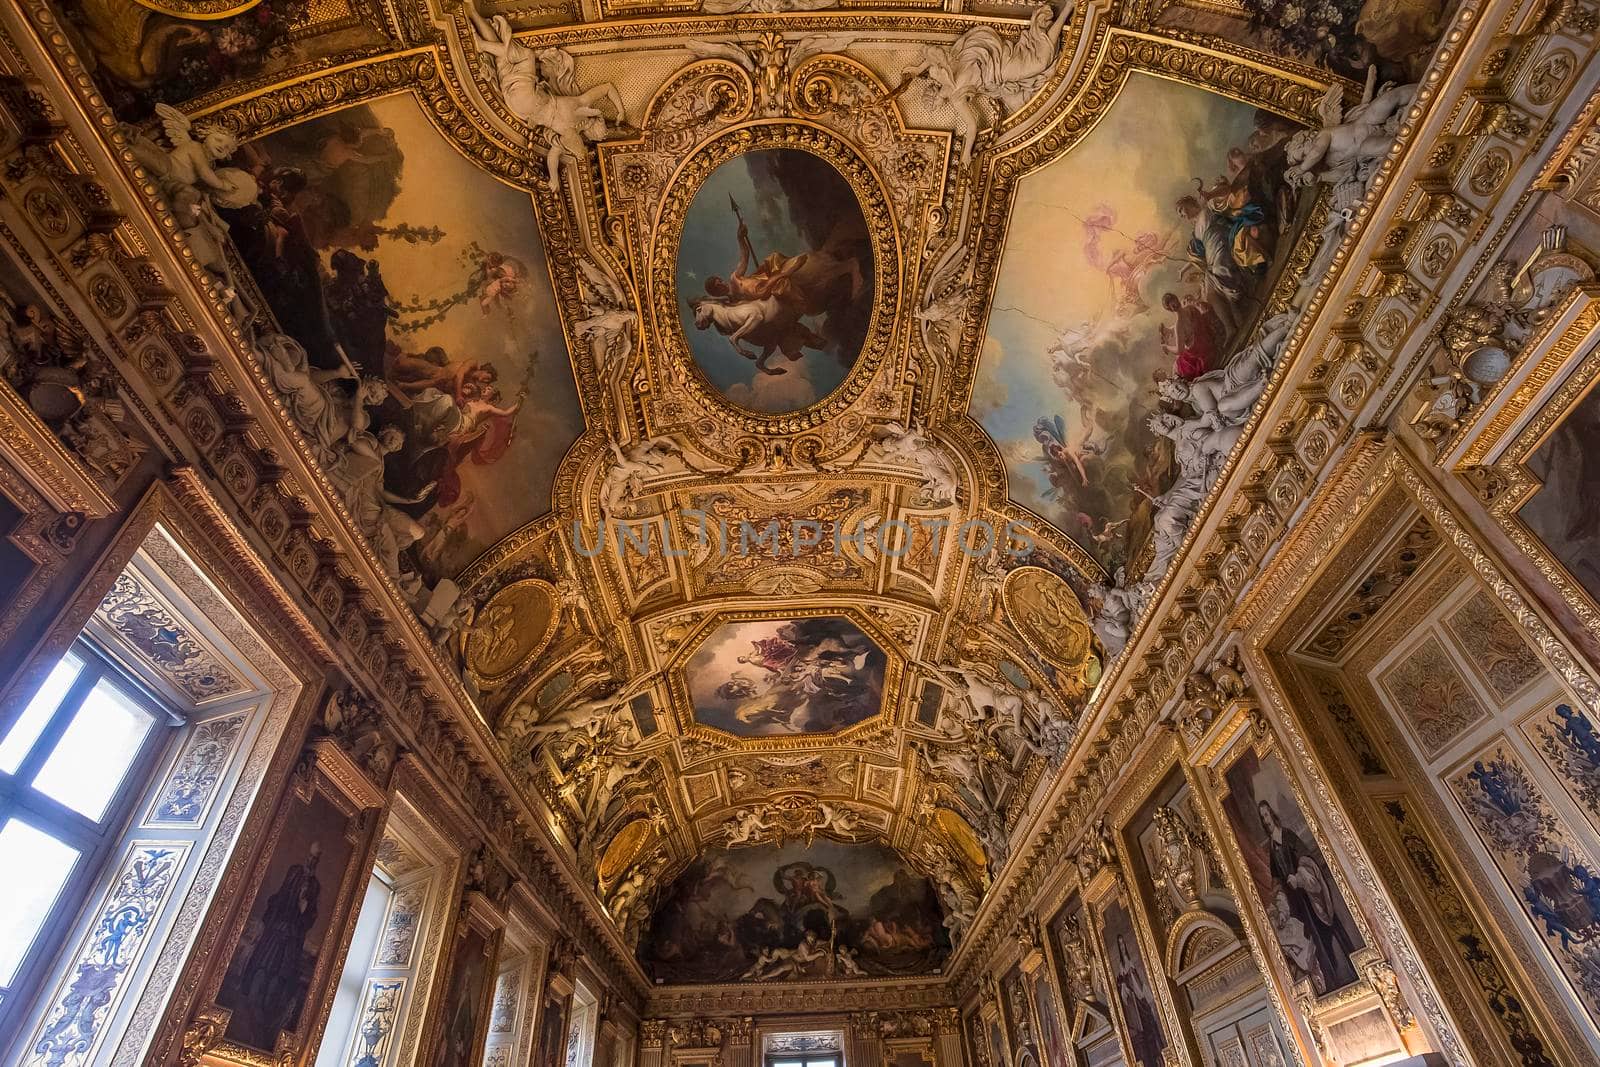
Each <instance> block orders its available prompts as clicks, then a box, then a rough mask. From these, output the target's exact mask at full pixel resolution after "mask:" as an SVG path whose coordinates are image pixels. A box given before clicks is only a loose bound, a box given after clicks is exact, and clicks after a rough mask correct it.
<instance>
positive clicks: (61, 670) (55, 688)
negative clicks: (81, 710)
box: [0, 654, 83, 774]
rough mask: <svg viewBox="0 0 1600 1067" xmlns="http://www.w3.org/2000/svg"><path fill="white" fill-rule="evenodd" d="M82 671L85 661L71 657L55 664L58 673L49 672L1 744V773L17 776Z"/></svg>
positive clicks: (66, 657)
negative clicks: (30, 751)
mask: <svg viewBox="0 0 1600 1067" xmlns="http://www.w3.org/2000/svg"><path fill="white" fill-rule="evenodd" d="M81 670H83V660H81V659H79V658H78V657H77V656H74V655H71V654H68V655H66V656H63V657H61V662H60V663H57V664H56V668H55V670H53V671H51V672H50V676H49V677H48V678H46V679H45V680H44V684H43V685H41V686H40V687H39V691H38V692H37V693H35V694H33V699H32V700H30V701H28V706H27V707H25V708H23V709H22V714H21V715H20V716H18V718H17V721H16V722H14V723H12V724H11V729H9V730H7V731H6V736H5V740H4V741H0V771H5V772H6V773H7V774H16V773H17V768H18V767H20V766H22V761H23V760H24V759H25V758H27V755H28V750H29V749H30V748H32V747H33V743H34V742H35V741H37V740H39V735H40V734H41V733H42V732H44V728H45V726H46V724H48V723H49V722H50V716H51V715H52V714H54V712H55V710H56V707H57V705H59V704H60V703H61V698H62V697H64V696H66V695H67V690H68V689H71V688H72V683H73V682H74V681H75V680H76V679H77V677H78V672H79V671H81Z"/></svg>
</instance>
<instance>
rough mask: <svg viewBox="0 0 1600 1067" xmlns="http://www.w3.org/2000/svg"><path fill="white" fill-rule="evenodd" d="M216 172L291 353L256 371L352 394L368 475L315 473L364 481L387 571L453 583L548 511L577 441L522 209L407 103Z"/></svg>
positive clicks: (544, 282)
mask: <svg viewBox="0 0 1600 1067" xmlns="http://www.w3.org/2000/svg"><path fill="white" fill-rule="evenodd" d="M235 162H236V164H237V165H239V166H241V167H242V168H243V169H245V170H247V171H249V172H250V173H251V174H253V175H254V177H255V181H256V184H257V186H258V188H259V195H258V197H257V199H256V201H255V202H254V203H249V204H246V205H245V206H242V207H239V208H236V209H233V210H226V211H225V212H224V214H225V215H226V217H227V221H228V225H229V231H230V233H231V234H232V237H233V240H234V243H235V245H236V246H237V247H238V249H239V253H240V255H241V257H242V258H243V259H244V261H245V263H246V265H247V266H248V267H249V269H250V272H251V275H252V276H253V277H254V278H255V281H256V283H257V284H258V285H259V287H260V289H261V291H262V293H263V295H264V296H265V297H266V299H267V303H268V305H269V306H270V307H271V309H272V312H273V314H274V316H275V317H276V318H277V320H278V324H279V325H280V326H281V327H282V328H283V329H284V331H286V333H287V334H288V335H289V336H290V337H291V338H293V339H294V341H295V342H298V348H299V349H302V350H303V352H300V351H295V350H294V348H292V347H288V346H277V347H275V346H270V345H264V346H262V347H263V358H264V359H265V361H266V363H267V367H266V370H267V372H268V374H269V376H270V377H272V378H273V381H274V385H275V387H276V388H277V391H278V392H279V393H280V394H282V395H284V396H285V397H286V402H287V403H290V404H291V405H294V404H295V403H296V400H295V398H296V397H297V396H300V395H303V394H304V392H305V391H304V390H303V389H299V388H297V385H298V384H300V383H301V382H302V381H303V379H304V378H305V377H306V376H307V375H309V376H310V377H311V378H312V379H314V380H317V381H321V382H326V383H329V384H335V383H338V384H339V385H340V387H341V388H345V389H347V390H352V391H355V390H359V392H358V393H357V395H358V398H359V399H360V400H361V401H363V402H364V404H365V407H366V409H367V410H369V411H370V413H371V415H372V419H373V421H372V425H371V426H370V427H369V430H370V433H371V435H372V438H373V442H374V444H373V447H372V448H369V449H367V450H364V451H365V453H371V455H372V456H373V457H374V458H373V459H371V460H370V461H369V464H368V465H369V466H370V467H371V469H370V470H368V469H365V468H363V469H361V470H356V469H354V468H352V469H342V468H341V469H339V470H332V471H330V475H332V476H334V478H335V480H336V481H341V480H343V481H352V482H353V481H357V480H359V479H362V478H372V477H380V478H381V480H382V486H383V488H384V490H385V491H386V492H387V494H388V499H389V503H390V504H392V505H393V507H394V508H396V509H398V512H397V514H402V515H403V516H405V517H407V518H408V519H409V520H411V521H412V522H413V523H414V524H415V525H414V527H412V528H408V529H406V530H404V531H397V532H396V536H397V538H398V539H399V541H400V542H401V544H402V545H408V546H409V547H404V548H403V549H402V551H403V561H404V563H406V564H408V566H405V567H404V568H403V569H406V570H414V571H416V572H417V573H419V574H420V575H422V576H423V578H424V579H425V580H426V581H428V582H429V583H432V582H435V581H437V580H438V579H439V578H445V577H452V576H454V575H455V574H457V573H459V572H460V571H461V569H462V568H463V567H465V566H466V565H467V564H468V563H469V562H471V561H472V559H473V558H474V557H475V556H477V555H478V553H480V552H481V551H482V550H483V549H484V548H486V547H488V546H489V545H490V544H493V543H494V542H495V541H497V540H499V539H500V538H501V537H503V536H505V535H506V534H508V533H510V532H512V531H513V530H516V529H518V528H520V527H521V526H523V525H525V524H526V523H528V522H529V521H530V520H532V519H534V518H537V517H538V516H539V515H541V514H543V513H544V512H545V511H547V510H548V509H549V506H550V488H551V484H552V481H553V479H554V475H555V469H556V466H557V464H558V463H559V462H560V460H561V457H562V456H563V454H564V453H565V452H566V450H567V448H568V446H569V445H570V444H571V443H572V442H573V441H574V440H576V439H577V437H578V435H579V434H580V433H582V431H583V417H582V414H581V412H580V410H579V407H578V399H577V387H576V385H575V383H574V380H573V375H572V367H571V364H570V363H569V362H568V359H567V354H566V353H567V348H566V343H565V339H564V336H563V334H562V332H561V326H560V321H559V318H558V315H557V312H556V306H555V301H554V297H553V293H552V290H551V286H550V279H549V271H548V267H547V266H546V260H545V253H544V248H543V245H542V243H541V240H540V236H539V231H538V225H537V221H536V219H535V216H534V210H533V203H532V200H531V198H530V197H529V196H528V195H527V194H526V193H524V192H520V191H518V190H516V189H513V188H511V187H510V186H508V185H505V184H503V183H501V182H499V181H497V180H496V179H494V178H492V177H490V176H489V175H487V174H485V173H484V172H482V171H480V170H478V169H477V168H476V167H475V166H473V165H472V164H471V163H470V162H468V161H467V160H466V158H465V157H463V156H462V155H460V154H459V153H458V152H457V151H456V150H455V148H454V146H452V145H451V144H450V143H449V142H447V141H445V140H444V139H443V138H442V137H441V136H440V135H439V133H438V132H437V131H435V130H434V129H433V127H432V126H431V125H430V124H429V122H428V120H427V118H426V117H425V116H424V115H423V113H422V109H421V107H420V106H419V105H418V104H417V102H416V101H415V100H414V99H413V98H412V97H410V96H409V95H400V96H393V97H388V98H386V99H383V100H380V101H377V102H375V103H373V104H370V105H360V106H356V107H351V108H346V109H344V110H342V111H338V112H335V113H333V114H331V115H327V116H324V117H321V118H317V119H312V120H310V121H308V122H304V123H301V124H299V125H296V126H291V127H289V128H288V129H286V130H283V131H280V132H278V133H274V134H272V135H270V136H268V137H265V138H262V139H261V140H258V141H254V142H251V143H250V144H248V145H246V146H245V147H244V148H243V149H242V150H241V152H240V154H239V156H238V157H237V159H236V161H235ZM357 374H359V376H360V377H361V378H363V379H370V380H371V381H370V384H368V383H366V382H363V383H361V384H360V385H358V383H357V382H356V380H355V378H356V376H357ZM295 414H296V419H297V421H299V422H300V423H301V424H302V425H305V424H311V425H318V424H320V423H321V421H322V419H321V418H319V415H318V413H317V412H315V411H310V410H306V411H299V410H297V411H296V412H295ZM328 417H331V416H328ZM352 432H354V428H352ZM358 461H359V460H358V459H357V458H348V459H346V460H345V461H344V462H345V463H346V464H347V465H348V464H353V463H356V462H358ZM386 514H387V512H386ZM411 539H414V543H412V540H411Z"/></svg>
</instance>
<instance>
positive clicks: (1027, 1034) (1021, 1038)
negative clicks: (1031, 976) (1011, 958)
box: [1000, 963, 1037, 1052]
mask: <svg viewBox="0 0 1600 1067" xmlns="http://www.w3.org/2000/svg"><path fill="white" fill-rule="evenodd" d="M1026 983H1027V976H1026V975H1024V974H1023V973H1022V965H1021V964H1016V963H1014V964H1012V965H1011V969H1010V970H1008V971H1006V973H1005V974H1004V975H1003V976H1002V977H1001V978H1000V1010H1001V1012H1002V1013H1004V1015H1005V1018H1006V1032H1007V1033H1009V1034H1010V1035H1011V1044H1012V1045H1013V1046H1014V1047H1015V1048H1016V1049H1017V1051H1019V1052H1020V1051H1021V1050H1022V1049H1023V1048H1027V1047H1037V1039H1036V1036H1035V1034H1034V1032H1033V1016H1032V1015H1031V1014H1030V1012H1029V1011H1028V988H1027V984H1026Z"/></svg>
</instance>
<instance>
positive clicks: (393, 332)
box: [256, 94, 583, 574]
mask: <svg viewBox="0 0 1600 1067" xmlns="http://www.w3.org/2000/svg"><path fill="white" fill-rule="evenodd" d="M368 115H370V118H369V117H368ZM371 119H376V121H377V123H378V125H379V126H380V127H382V128H384V129H387V130H391V131H393V139H394V144H395V146H396V147H397V148H398V150H399V153H400V156H401V157H402V159H403V162H402V163H401V165H400V170H399V175H398V183H397V184H398V192H397V193H396V194H395V195H394V197H393V199H392V201H390V202H389V204H388V206H387V210H384V211H383V212H382V214H381V215H378V216H377V217H376V218H375V220H374V221H375V223H376V224H377V225H378V226H380V227H384V228H387V229H390V230H395V229H398V228H400V227H414V228H417V229H422V230H427V229H432V228H437V229H439V230H442V231H443V236H442V237H441V238H440V239H439V240H437V241H428V240H419V241H415V242H413V241H411V240H407V239H405V238H404V237H401V236H392V235H385V236H380V237H378V239H377V242H376V245H375V247H371V248H363V247H361V246H360V244H359V243H357V242H354V241H349V240H342V241H335V242H331V243H330V244H329V245H328V246H326V247H323V248H322V249H320V252H319V254H320V257H321V262H322V265H323V269H324V271H325V272H328V271H329V261H330V257H331V256H332V254H333V253H334V252H335V251H337V250H338V248H340V247H344V248H349V249H350V250H351V251H353V252H354V253H355V254H356V255H359V256H360V257H362V258H363V259H371V260H376V261H377V262H378V264H379V266H380V267H381V269H382V273H383V281H384V283H385V284H386V286H387V287H388V291H389V296H390V299H391V301H392V302H393V303H395V304H397V305H400V306H402V307H404V306H405V305H408V304H416V303H425V302H427V301H436V300H439V299H441V298H444V297H447V296H449V295H451V294H454V293H457V292H459V291H461V290H462V289H463V288H464V286H465V285H466V284H467V280H468V277H469V275H470V274H471V272H472V270H473V269H474V268H473V258H472V257H473V254H474V250H475V249H477V250H482V251H490V252H498V253H501V254H503V255H504V256H507V257H510V258H511V259H513V260H515V261H516V262H517V263H518V264H520V266H521V267H522V268H523V270H524V274H523V278H522V281H521V282H520V284H519V285H518V287H517V288H516V289H515V291H513V292H509V293H507V294H505V295H503V296H502V297H500V298H498V299H496V300H494V301H493V302H492V304H490V305H489V306H485V304H484V303H483V302H481V301H480V300H479V299H477V298H475V297H474V298H470V299H468V300H466V301H465V302H463V303H460V304H457V305H456V306H454V307H452V308H450V309H449V310H448V311H446V312H445V313H444V315H443V317H442V318H440V319H439V321H437V322H433V323H431V324H428V325H422V326H421V327H420V328H418V329H414V330H404V331H402V330H399V329H397V328H396V326H395V325H393V324H391V326H390V328H389V340H390V342H392V343H395V344H398V345H399V346H400V347H401V348H402V349H404V350H405V351H407V352H422V351H424V350H426V349H427V348H429V347H430V346H434V345H437V346H440V347H442V348H443V349H444V350H445V352H446V353H448V355H449V357H450V358H451V359H452V360H457V361H459V360H471V361H476V362H479V363H487V364H491V365H493V367H494V368H495V369H496V371H497V372H498V375H499V388H500V391H501V394H502V396H501V400H502V403H505V404H509V403H511V402H513V401H514V400H515V398H516V395H517V392H518V391H519V389H521V388H523V387H524V386H526V387H527V391H528V400H527V401H526V403H525V404H524V405H523V407H522V409H521V410H520V411H519V413H518V414H517V417H516V421H515V427H514V431H513V434H512V437H511V440H510V444H509V447H508V449H507V451H506V453H505V454H504V455H503V456H501V457H500V458H499V459H498V460H497V461H495V462H494V463H492V464H486V465H479V464H475V463H472V462H470V461H469V462H466V463H462V464H461V465H460V467H459V468H458V472H459V475H460V478H461V482H462V485H461V492H462V498H463V499H465V498H466V497H467V495H468V494H470V495H471V501H472V503H471V507H470V510H469V512H468V515H467V519H466V523H465V531H464V534H465V536H464V537H463V538H462V539H460V540H459V541H458V542H457V543H455V544H453V545H452V546H450V548H449V549H448V550H447V551H448V554H449V557H450V558H449V559H447V560H441V561H440V562H441V566H440V567H439V568H438V570H439V571H440V572H441V573H445V574H450V573H455V572H456V571H459V570H460V568H461V567H463V566H465V565H466V564H467V563H469V562H470V561H471V559H472V558H473V557H475V556H476V555H477V554H478V553H479V552H481V551H482V550H483V549H485V548H487V547H488V546H489V545H491V544H493V543H494V542H495V541H498V540H499V539H500V538H502V537H504V536H505V535H506V534H509V533H511V532H513V531H514V530H517V529H519V528H521V527H522V526H524V525H525V524H527V523H528V522H530V521H531V520H533V519H535V518H537V517H539V516H540V515H542V514H543V513H545V512H546V511H548V510H549V508H550V489H551V486H552V484H553V482H554V480H555V471H556V466H557V465H558V464H559V463H560V461H561V458H562V456H563V455H564V454H565V453H566V451H567V448H568V447H569V446H570V445H571V444H572V442H573V441H575V440H576V439H577V437H578V436H579V435H580V434H581V433H582V432H583V416H582V413H581V410H580V408H579V405H578V394H577V386H576V383H575V382H574V379H573V375H572V366H571V361H570V359H569V358H568V354H567V348H566V342H565V338H564V337H563V334H562V331H561V325H560V320H559V317H558V314H557V311H556V307H555V300H554V294H553V292H552V289H551V284H550V274H549V268H548V266H547V263H546V259H545V253H544V246H543V242H542V240H541V239H540V236H539V229H538V221H537V219H536V218H535V216H534V210H533V203H532V200H531V199H530V197H529V196H528V194H527V193H525V192H523V191H521V190H518V189H515V188H512V187H511V186H509V185H506V184H505V183H503V182H501V181H499V180H498V179H496V178H494V177H493V176H491V175H489V174H487V173H485V172H484V171H482V170H480V169H479V168H478V167H476V166H475V165H473V164H472V163H471V162H469V161H468V160H467V159H466V157H464V156H463V155H461V153H460V152H458V151H457V150H456V149H455V147H454V146H453V145H451V144H450V143H449V142H447V141H446V140H445V139H444V138H443V137H442V136H441V135H440V134H439V133H438V131H437V130H435V129H434V128H433V126H432V125H431V124H430V123H429V122H428V120H427V118H426V117H425V116H424V115H423V113H422V110H421V108H420V106H419V105H418V104H417V102H416V101H415V100H414V99H413V98H412V97H411V96H409V95H405V94H402V95H399V96H392V97H388V98H386V99H383V100H379V101H376V102H375V103H373V104H371V105H369V107H366V108H352V109H349V111H345V112H335V113H333V114H331V115H328V116H326V117H323V118H319V119H313V120H311V121H310V122H308V123H303V124H301V125H299V126H295V127H291V128H290V129H288V130H286V131H283V132H282V133H278V134H274V135H271V136H269V137H266V138H264V139H262V140H261V141H259V142H256V146H258V147H259V148H260V149H262V150H263V151H264V152H265V153H266V154H267V156H268V157H270V159H271V161H272V162H273V163H274V164H278V165H291V166H296V167H299V168H300V169H302V170H303V171H305V172H306V174H307V176H308V177H309V178H310V179H311V182H312V189H311V191H310V193H309V194H308V196H307V198H306V199H307V200H310V201H311V207H312V208H313V209H314V208H315V202H314V201H315V197H316V194H317V188H318V184H319V182H328V183H332V186H333V187H336V188H338V189H340V190H341V191H343V192H345V193H346V194H348V195H349V196H350V197H351V198H352V199H359V198H360V196H361V194H362V192H363V189H364V188H365V187H376V186H378V185H380V184H383V182H382V181H380V178H379V176H378V175H377V173H376V172H375V170H374V171H365V172H364V171H362V170H361V168H360V166H359V164H356V165H350V164H349V163H348V162H346V161H345V160H343V159H342V158H341V156H340V154H339V152H340V149H339V147H338V145H339V138H338V137H337V136H336V135H337V134H338V133H339V131H340V130H341V129H344V130H347V131H348V130H349V129H351V128H352V127H353V126H356V125H357V124H365V123H367V122H370V121H371ZM319 143H320V144H321V145H323V147H321V148H320V149H318V148H317V147H316V146H317V145H318V144H319ZM341 167H342V168H343V169H342V170H341ZM373 202H375V203H380V204H381V202H382V198H381V197H380V196H378V195H377V194H373ZM424 317H425V316H424V315H421V314H409V313H407V314H402V316H401V317H400V318H399V319H398V320H395V321H396V322H398V323H414V322H418V321H420V320H421V319H422V318H424ZM363 369H364V370H366V371H367V372H368V373H382V368H363Z"/></svg>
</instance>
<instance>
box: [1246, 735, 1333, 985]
mask: <svg viewBox="0 0 1600 1067" xmlns="http://www.w3.org/2000/svg"><path fill="white" fill-rule="evenodd" d="M1227 777H1228V786H1229V793H1228V797H1227V799H1226V800H1225V801H1224V803H1223V807H1224V808H1225V809H1226V811H1227V813H1228V821H1229V823H1230V824H1231V826H1232V829H1233V832H1234V835H1235V836H1236V837H1237V838H1238V841H1239V851H1240V852H1241V853H1242V854H1243V856H1244V859H1245V865H1246V866H1247V867H1248V868H1249V869H1250V880H1251V883H1252V884H1253V885H1254V886H1255V890H1256V895H1257V897H1258V899H1259V900H1260V901H1261V907H1262V908H1263V910H1265V911H1266V913H1267V917H1268V919H1269V920H1270V921H1271V923H1272V928H1273V930H1274V932H1275V933H1276V934H1277V938H1278V944H1279V946H1280V947H1281V948H1282V949H1283V955H1284V958H1285V960H1286V961H1287V963H1288V965H1289V970H1290V972H1291V973H1292V974H1293V975H1294V977H1295V979H1296V980H1297V981H1298V980H1305V981H1308V982H1310V984H1311V988H1312V989H1313V990H1314V991H1315V992H1316V993H1317V995H1318V996H1321V995H1324V994H1327V993H1331V992H1333V991H1334V990H1337V989H1342V988H1344V987H1345V986H1347V985H1350V984H1351V983H1353V982H1355V981H1356V979H1357V975H1356V970H1355V966H1354V965H1353V964H1352V963H1351V962H1350V956H1351V954H1352V953H1353V952H1355V951H1356V950H1357V949H1359V948H1361V947H1362V946H1363V945H1364V944H1365V942H1364V941H1363V940H1362V938H1361V934H1360V932H1359V931H1358V930H1357V928H1356V925H1355V920H1354V919H1353V918H1352V917H1351V915H1350V908H1349V906H1348V905H1347V904H1346V903H1345V900H1344V897H1343V895H1342V894H1341V893H1340V892H1339V886H1338V883H1337V882H1335V881H1334V878H1333V872H1332V871H1331V870H1329V868H1328V862H1327V860H1326V858H1324V856H1323V854H1322V850H1321V849H1320V848H1319V847H1318V846H1317V842H1316V838H1315V837H1314V836H1313V834H1312V833H1311V827H1310V825H1309V823H1308V822H1307V821H1306V817H1305V813H1304V812H1303V811H1301V809H1300V805H1299V803H1298V802H1297V801H1296V800H1295V796H1294V791H1293V789H1292V788H1291V787H1290V785H1289V780H1288V778H1287V777H1286V775H1285V773H1284V769H1283V764H1282V763H1281V762H1280V761H1279V760H1278V757H1277V756H1275V755H1269V756H1266V757H1264V758H1262V757H1259V756H1258V755H1257V754H1256V753H1254V752H1250V753H1247V754H1245V755H1244V756H1243V757H1241V758H1240V759H1239V761H1238V762H1236V763H1235V764H1234V765H1233V766H1232V767H1230V768H1229V769H1228V776H1227Z"/></svg>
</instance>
